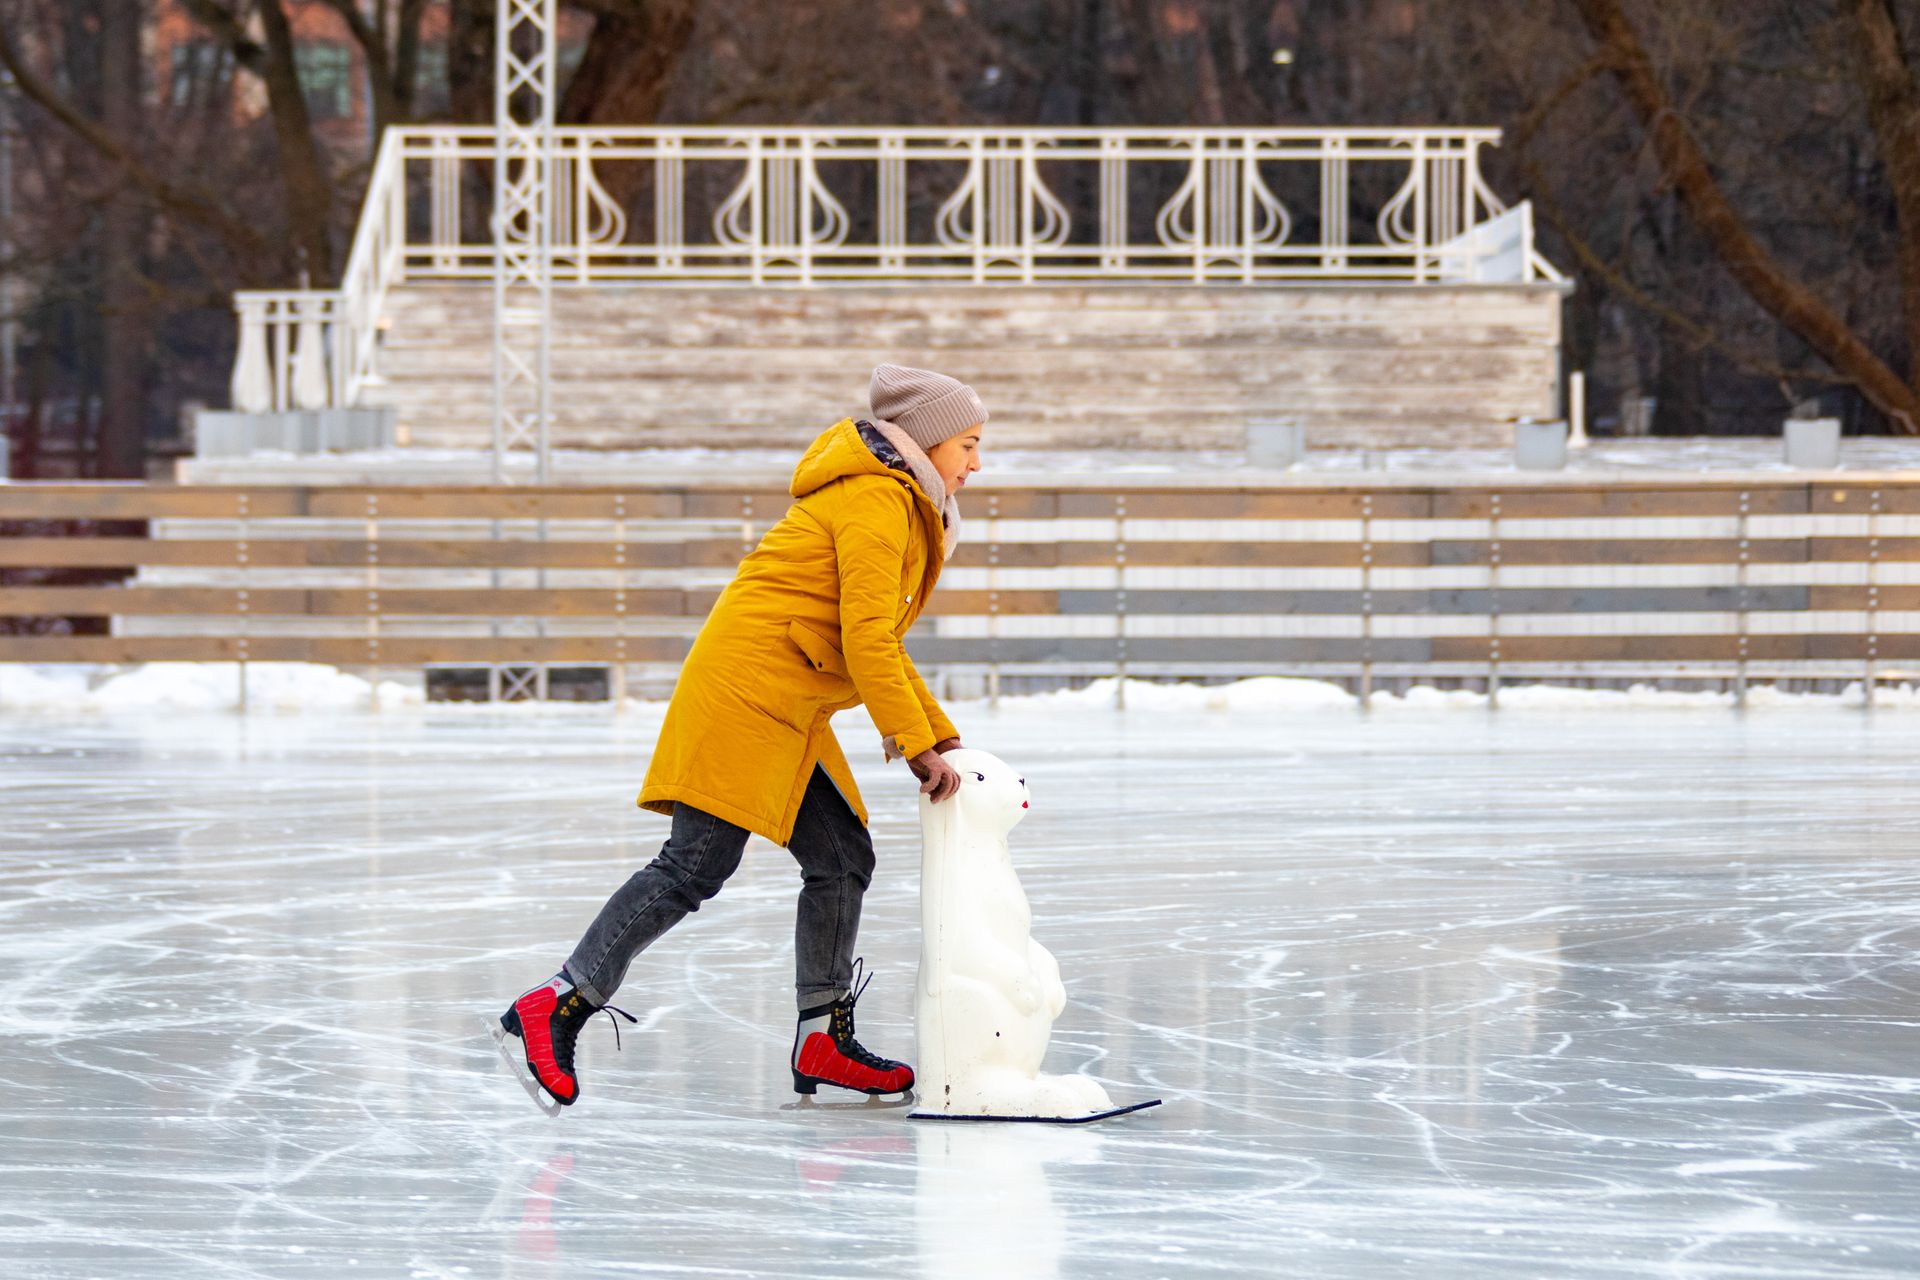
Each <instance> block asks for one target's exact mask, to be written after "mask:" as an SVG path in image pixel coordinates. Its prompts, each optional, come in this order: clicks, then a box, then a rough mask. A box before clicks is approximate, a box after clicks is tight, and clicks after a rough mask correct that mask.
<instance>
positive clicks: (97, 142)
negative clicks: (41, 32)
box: [0, 25, 272, 258]
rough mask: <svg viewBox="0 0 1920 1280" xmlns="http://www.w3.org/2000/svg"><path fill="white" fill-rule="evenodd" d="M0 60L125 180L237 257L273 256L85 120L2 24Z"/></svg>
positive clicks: (201, 198) (246, 228)
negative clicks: (34, 66)
mask: <svg viewBox="0 0 1920 1280" xmlns="http://www.w3.org/2000/svg"><path fill="white" fill-rule="evenodd" d="M0 65H4V66H5V67H6V69H7V71H8V72H9V73H11V74H12V76H13V81H14V84H15V85H17V86H18V87H19V89H20V92H21V93H22V94H24V95H25V96H26V97H27V98H28V99H30V100H31V101H33V102H34V103H36V104H37V105H38V106H39V107H40V108H41V109H42V110H44V111H45V112H46V113H47V114H48V115H50V116H52V117H53V118H54V119H55V120H57V121H59V122H60V124H61V125H63V126H64V127H65V128H66V129H67V130H68V132H70V133H72V134H73V135H74V136H76V137H78V138H79V139H80V140H81V141H82V142H84V143H86V144H87V146H89V147H91V148H93V150H94V151H96V152H98V153H99V154H100V155H101V156H102V157H104V158H105V159H107V160H109V161H111V162H112V163H113V164H115V165H118V166H119V168H120V170H121V172H122V173H124V174H125V175H126V179H127V181H129V182H131V183H132V184H133V185H134V186H136V187H138V188H140V190H142V191H144V192H146V193H147V195H148V196H150V197H151V198H152V199H153V201H154V202H155V203H156V204H158V205H160V206H161V207H162V208H164V209H166V210H168V211H169V212H171V213H173V214H176V215H178V216H179V217H181V218H183V219H185V220H187V221H189V222H193V223H196V224H198V225H200V226H203V227H205V228H207V229H208V230H209V231H212V232H213V233H214V234H216V235H218V236H219V237H220V238H221V239H222V240H224V241H225V242H226V243H227V246H228V247H229V248H230V249H231V250H232V251H233V252H234V253H235V255H236V256H239V257H242V258H250V257H261V256H267V257H270V256H272V251H271V249H270V248H269V247H268V244H267V241H266V239H265V238H264V237H263V236H261V235H260V233H259V232H257V231H255V230H254V229H253V227H252V226H250V225H248V224H247V223H245V222H243V221H241V220H240V219H239V218H238V217H236V216H235V215H233V214H232V213H230V212H228V211H227V210H226V209H225V208H224V207H222V206H221V204H220V203H219V201H217V200H216V199H214V197H213V196H211V195H209V194H207V193H206V192H203V191H198V190H195V189H193V188H191V187H184V186H180V185H178V184H176V183H172V182H169V181H167V179H165V178H163V177H161V176H160V175H159V174H157V173H155V172H154V171H153V170H152V169H150V168H148V167H147V166H146V165H145V164H144V163H142V162H141V160H140V158H139V157H138V156H137V155H135V154H134V152H133V149H132V147H131V146H130V145H129V144H128V143H127V141H126V140H124V139H122V138H118V137H115V136H114V135H113V134H112V133H110V132H109V131H108V130H107V129H106V128H104V127H103V126H102V125H100V124H99V123H98V122H97V121H94V120H91V119H89V118H88V117H87V116H86V115H84V114H83V113H82V112H81V111H80V110H79V109H78V108H77V107H75V106H74V105H73V104H72V103H71V102H69V101H68V100H67V99H66V98H65V97H64V96H62V95H61V94H60V93H59V91H58V90H56V89H55V88H54V87H53V86H52V85H51V84H49V83H47V82H46V81H45V80H43V79H41V78H40V76H39V75H38V74H37V73H35V72H34V70H33V69H32V68H31V67H29V66H27V65H26V62H25V61H24V60H23V59H22V58H21V57H20V55H19V51H18V50H16V49H15V48H14V47H13V41H12V40H11V39H10V38H9V36H8V34H7V31H6V28H5V27H4V25H0Z"/></svg>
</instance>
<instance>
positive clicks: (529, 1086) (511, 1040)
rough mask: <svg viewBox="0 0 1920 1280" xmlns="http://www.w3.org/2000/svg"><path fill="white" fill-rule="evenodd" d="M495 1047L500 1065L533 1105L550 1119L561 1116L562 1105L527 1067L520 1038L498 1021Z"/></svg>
mask: <svg viewBox="0 0 1920 1280" xmlns="http://www.w3.org/2000/svg"><path fill="white" fill-rule="evenodd" d="M493 1046H494V1048H496V1049H498V1050H499V1051H500V1063H501V1065H502V1066H504V1067H505V1068H506V1069H507V1073H508V1074H509V1075H511V1076H512V1077H513V1078H514V1079H515V1080H517V1081H519V1082H520V1087H521V1088H522V1089H525V1090H526V1091H527V1096H528V1097H529V1098H532V1099H533V1105H534V1106H536V1107H538V1108H540V1109H541V1110H542V1111H544V1112H546V1113H547V1116H548V1117H549V1118H552V1117H554V1116H557V1115H559V1114H560V1104H559V1103H558V1102H555V1101H554V1100H553V1099H552V1098H551V1097H549V1096H548V1094H547V1091H546V1090H545V1089H542V1088H541V1087H540V1082H539V1081H538V1080H535V1079H534V1078H533V1072H532V1071H531V1070H529V1069H528V1067H527V1058H526V1055H525V1054H523V1053H521V1052H520V1047H519V1046H520V1037H519V1036H516V1035H511V1034H509V1033H508V1031H507V1029H506V1028H505V1027H503V1026H501V1025H500V1023H499V1021H498V1020H497V1019H496V1020H495V1021H494V1023H493Z"/></svg>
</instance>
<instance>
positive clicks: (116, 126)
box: [94, 0, 148, 479]
mask: <svg viewBox="0 0 1920 1280" xmlns="http://www.w3.org/2000/svg"><path fill="white" fill-rule="evenodd" d="M141 8H142V5H141V0H107V2H106V3H105V4H103V5H102V6H101V11H100V18H101V22H100V29H99V32H98V35H97V37H96V38H97V39H98V41H99V49H100V107H101V112H100V114H101V123H102V124H103V125H104V126H105V127H106V129H107V130H108V132H110V133H112V134H113V135H114V136H115V137H119V138H137V137H139V136H140V133H141V131H142V130H141V124H142V117H143V112H142V107H141V93H140V82H141V75H140V70H141V67H140V30H141V26H142V21H141V19H142V14H141V12H140V10H141ZM143 221H144V219H143V218H142V216H141V205H140V200H139V198H138V197H137V195H136V194H135V192H134V189H133V187H132V186H131V184H128V183H125V182H121V183H118V184H116V189H115V190H114V191H113V193H112V194H111V195H109V196H108V197H107V200H106V203H105V207H104V209H103V211H102V217H101V222H100V240H101V243H100V259H99V261H100V292H101V299H100V302H101V325H102V330H103V332H102V338H103V341H102V344H101V345H102V352H101V371H100V372H101V379H100V435H99V452H98V453H97V454H96V456H95V459H94V470H95V473H96V474H98V475H101V476H108V477H112V478H116V479H125V478H136V479H137V478H139V477H142V476H144V475H145V474H146V461H147V413H146V409H147V406H146V381H147V379H146V372H147V352H148V345H147V341H146V331H147V326H146V323H145V319H144V317H143V315H142V290H141V287H140V245H141V241H142V240H143V238H144V236H143V234H142V223H143Z"/></svg>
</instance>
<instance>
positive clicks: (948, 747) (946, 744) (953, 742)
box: [933, 738, 960, 755]
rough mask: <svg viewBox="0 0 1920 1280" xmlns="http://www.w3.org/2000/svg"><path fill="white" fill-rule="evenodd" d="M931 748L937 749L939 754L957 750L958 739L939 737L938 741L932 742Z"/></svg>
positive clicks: (958, 745)
mask: <svg viewBox="0 0 1920 1280" xmlns="http://www.w3.org/2000/svg"><path fill="white" fill-rule="evenodd" d="M933 749H934V750H935V751H938V752H939V753H940V754H941V755H945V754H947V752H949V751H958V750H959V749H960V739H958V738H942V739H940V741H938V742H936V743H934V744H933Z"/></svg>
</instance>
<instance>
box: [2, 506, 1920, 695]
mask: <svg viewBox="0 0 1920 1280" xmlns="http://www.w3.org/2000/svg"><path fill="white" fill-rule="evenodd" d="M787 506H788V498H787V496H786V493H785V491H784V490H783V489H780V488H778V487H775V486H766V487H742V486H739V485H733V484H715V485H705V486H675V485H657V486H633V487H628V488H624V489H613V488H578V487H551V488H541V489H511V488H502V487H490V488H472V487H461V488H454V487H431V488H427V487H423V488H397V487H387V488H360V487H342V488H293V487H233V488H212V487H208V488H189V487H171V486H154V485H51V484H16V485H10V486H0V520H30V519H31V520H77V519H89V520H129V519H147V520H151V521H153V522H154V526H153V527H154V530H155V536H154V537H152V538H147V539H107V538H91V539H89V538H33V537H12V538H4V539H0V571H6V570H21V569H26V570H35V569H37V570H42V571H46V570H57V569H63V568H64V569H70V568H73V567H76V566H84V567H90V568H95V569H97V568H103V567H115V566H118V567H125V568H128V569H130V570H132V569H137V570H138V572H137V573H135V574H134V575H133V576H132V577H131V578H130V579H129V581H128V583H127V585H125V586H88V587H46V586H0V616H13V617H19V616H40V617H45V616H48V615H57V616H69V617H89V616H90V617H94V618H109V619H112V627H113V634H110V635H79V636H59V635H35V636H0V661H31V662H62V661H88V662H132V661H152V660H160V659H184V660H214V659H219V660H226V661H233V660H240V661H267V660H279V661H291V660H307V661H318V662H329V663H335V664H340V665H349V666H366V667H380V666H383V665H385V666H402V665H415V664H423V663H435V662H471V663H578V662H604V663H611V664H615V665H617V666H623V665H625V664H659V665H661V666H664V667H671V666H672V665H674V664H677V663H678V662H679V661H680V659H681V658H682V657H683V656H684V655H685V653H686V650H687V646H688V644H689V643H690V641H691V639H692V636H693V634H694V632H695V631H696V630H697V629H698V627H699V625H700V621H701V619H702V618H703V617H704V616H705V615H706V613H707V611H708V609H709V608H710V607H711V605H712V603H713V600H714V598H715V596H716V595H717V593H718V592H719V591H720V590H721V588H722V587H724V585H725V584H726V582H727V580H728V579H729V577H730V576H731V575H732V573H733V570H734V567H735V566H736V565H737V564H738V562H739V559H740V557H741V556H742V555H743V554H744V553H745V552H746V551H747V550H748V549H750V548H751V547H752V546H753V545H754V544H755V542H756V541H757V540H758V539H759V537H760V536H761V534H762V533H763V532H764V531H765V530H766V529H767V528H768V527H769V526H770V525H771V524H772V523H773V522H774V521H776V520H778V519H779V518H780V516H781V515H782V514H783V513H784V512H785V510H786V508H787ZM967 508H968V521H967V531H968V533H967V540H966V541H965V542H964V543H963V544H962V545H961V547H960V548H959V549H958V551H957V552H956V554H955V556H954V558H953V560H952V561H951V563H950V565H949V567H948V569H947V571H946V574H945V576H944V577H943V579H942V581H941V584H940V586H939V589H938V591H937V592H936V593H935V595H934V597H933V599H932V600H931V601H930V602H929V603H930V607H929V611H928V616H927V618H926V619H925V620H924V621H923V622H922V624H921V625H920V626H919V627H918V628H916V630H915V632H914V634H913V635H912V636H911V637H910V638H909V648H910V649H911V650H912V652H913V654H914V656H915V659H916V661H918V662H919V663H920V664H921V665H922V666H923V668H925V669H928V670H937V669H945V670H949V671H964V672H975V673H986V674H987V675H988V676H989V677H993V676H996V675H1001V674H1009V675H1112V674H1132V675H1140V676H1160V677H1168V676H1228V675H1261V674H1268V675H1308V676H1323V677H1340V678H1349V679H1355V680H1357V682H1358V683H1359V684H1360V686H1361V687H1362V688H1365V687H1367V685H1368V684H1369V683H1370V682H1371V681H1372V680H1374V679H1375V678H1377V677H1379V678H1384V677H1395V678H1413V679H1443V678H1446V679H1462V678H1465V679H1474V680H1484V681H1485V682H1486V683H1487V684H1489V685H1492V686H1497V685H1498V684H1500V683H1501V682H1503V681H1510V680H1540V679H1552V678H1562V677H1576V678H1616V679H1617V678H1623V677H1624V678H1635V679H1647V678H1658V677H1667V676H1692V677H1697V678H1708V679H1722V680H1726V681H1729V682H1733V683H1734V684H1735V685H1736V687H1744V685H1745V683H1746V681H1748V680H1749V679H1753V680H1773V679H1780V678H1827V679H1844V680H1855V681H1861V682H1863V683H1864V684H1865V685H1867V687H1869V688H1871V687H1872V686H1873V685H1874V684H1875V683H1876V682H1883V681H1893V680H1907V681H1911V680H1915V679H1920V482H1915V481H1914V480H1913V479H1912V478H1911V477H1905V476H1897V477H1896V476H1888V475H1881V476H1871V475H1857V476H1846V477H1838V478H1834V479H1822V480H1819V481H1814V482H1808V481H1806V480H1793V479H1786V478H1782V479H1779V480H1771V479H1769V480H1726V481H1719V480H1715V481H1705V480H1702V481H1684V482H1680V481H1676V482H1661V481H1654V480H1647V481H1633V482H1624V483H1619V484H1592V483H1587V484H1575V483H1565V482H1558V483H1556V482H1551V481H1544V480H1541V481H1529V480H1526V479H1523V478H1521V477H1515V478H1514V479H1513V481H1512V483H1510V484H1501V485H1492V484H1475V485H1466V486H1448V487H1434V486H1430V485H1423V484H1418V483H1401V484H1396V483H1391V482H1379V483H1373V484H1364V485H1363V484H1347V485H1326V486H1308V485H1299V486H1290V485H1274V486H1209V487H1200V486H1188V487H1175V486H1165V485H1156V484H1112V483H1098V482H1094V483H1087V484H1084V485H1059V486H1051V487H1045V488H1040V487H1015V486H1001V485H986V486H983V487H982V489H981V490H980V492H978V493H974V492H972V491H971V490H970V491H969V494H968V498H967Z"/></svg>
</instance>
